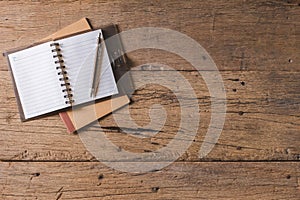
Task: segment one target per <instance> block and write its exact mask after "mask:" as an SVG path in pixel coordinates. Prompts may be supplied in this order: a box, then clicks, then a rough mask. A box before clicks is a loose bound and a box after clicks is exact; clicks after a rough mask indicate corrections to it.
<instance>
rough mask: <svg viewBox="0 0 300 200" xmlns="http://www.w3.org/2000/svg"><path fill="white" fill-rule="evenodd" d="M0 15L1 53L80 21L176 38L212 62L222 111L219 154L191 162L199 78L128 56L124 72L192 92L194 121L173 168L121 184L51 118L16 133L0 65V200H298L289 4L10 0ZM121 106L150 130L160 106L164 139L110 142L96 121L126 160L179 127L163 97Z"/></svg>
mask: <svg viewBox="0 0 300 200" xmlns="http://www.w3.org/2000/svg"><path fill="white" fill-rule="evenodd" d="M0 11H1V14H0V30H1V35H0V37H1V39H0V49H1V51H2V52H3V51H5V50H8V49H11V48H14V47H19V46H23V45H28V44H31V43H33V42H35V41H38V40H40V39H41V38H43V37H45V36H47V35H49V34H50V33H52V32H55V31H57V30H59V29H60V28H63V27H64V26H66V25H69V24H71V23H73V22H75V21H77V20H79V19H81V18H82V17H88V18H89V19H90V21H91V24H92V25H94V26H96V27H97V26H98V27H99V26H101V25H105V24H109V23H116V24H119V26H120V28H121V29H122V30H129V29H131V28H136V27H144V26H152V27H164V28H170V29H173V30H176V31H180V32H182V33H184V34H186V35H188V36H189V37H191V38H193V39H195V40H196V41H198V42H199V43H200V44H201V45H202V46H203V47H204V48H205V49H206V50H207V51H208V52H209V54H210V55H211V56H212V58H213V59H214V61H215V62H216V64H217V66H218V68H219V70H220V73H221V75H222V77H223V80H224V84H225V88H226V93H227V106H228V107H227V113H226V121H225V125H224V130H223V131H222V134H221V136H220V138H219V141H218V143H217V144H216V146H215V147H214V149H213V150H212V152H211V153H210V154H209V155H208V156H206V157H205V158H203V159H199V158H198V150H199V148H200V146H201V144H202V141H203V138H204V136H205V133H206V131H207V127H208V123H209V118H210V98H209V94H208V91H207V88H206V86H205V84H204V82H203V80H202V78H201V77H200V76H199V75H198V74H197V72H195V70H194V69H193V68H192V67H191V66H190V65H189V64H188V63H187V62H186V61H184V60H183V59H182V58H180V57H178V56H175V55H173V54H170V53H167V52H161V51H158V50H149V49H144V50H140V51H136V52H132V53H130V54H129V58H130V59H131V60H132V63H133V65H139V64H143V63H147V62H163V63H164V64H166V65H169V66H171V67H173V68H175V69H177V70H178V71H180V73H181V74H182V75H184V76H185V77H186V78H187V79H188V80H189V81H190V82H191V84H192V86H193V87H194V89H195V91H196V94H197V97H198V101H199V106H200V110H201V112H200V116H201V119H202V120H201V123H200V128H199V132H198V134H197V136H196V138H195V140H194V142H193V144H192V145H191V147H190V148H189V149H188V150H187V151H186V153H185V154H183V155H182V156H181V157H180V158H179V159H178V160H177V161H176V162H175V163H173V164H171V165H170V166H168V167H166V168H164V169H162V170H158V171H155V172H151V173H143V174H130V173H122V172H118V171H115V170H113V169H110V168H108V167H106V166H105V165H104V164H102V163H100V162H97V160H96V159H95V158H94V157H93V156H92V155H91V154H90V153H89V152H88V151H87V150H86V149H85V147H84V146H83V144H82V142H81V140H80V138H79V136H78V135H70V134H68V133H67V132H66V129H65V127H64V125H63V123H62V122H61V121H60V118H59V117H58V115H54V116H50V117H46V118H43V119H39V120H34V121H30V122H26V123H21V122H20V120H19V114H18V111H17V106H16V100H15V97H14V93H13V88H12V82H11V77H10V76H9V72H8V70H7V69H8V68H7V62H6V59H5V58H1V63H0V74H1V76H0V77H1V79H0V91H1V95H0V102H1V106H0V144H1V145H0V159H1V162H0V183H1V184H0V191H1V197H0V198H1V199H80V198H83V199H96V198H101V197H102V198H103V199H142V198H143V199H198V198H203V199H299V198H300V115H299V110H300V89H299V88H300V81H299V80H300V66H299V59H300V48H299V47H300V37H299V34H300V30H299V25H300V1H296V0H269V1H244V0H230V1H226V0H222V1H213V0H206V1H197V0H194V1H129V0H127V1H123V0H121V1H112V2H110V1H98V2H96V1H88V0H87V1H84V0H81V1H73V0H67V1H39V0H32V1H20V0H15V1H0ZM155 70H156V71H155ZM159 70H160V69H159ZM135 73H144V75H145V76H150V75H151V73H161V74H162V75H163V74H164V73H165V72H164V71H163V70H160V71H158V70H157V69H154V71H153V70H152V69H146V70H143V71H137V72H135ZM168 73H170V72H168ZM132 100H133V102H132V104H131V105H130V110H131V115H132V118H134V119H135V120H136V122H137V123H138V124H139V125H141V126H142V125H145V124H147V123H148V122H149V116H148V115H147V113H148V108H149V106H151V105H152V104H153V103H161V104H163V105H164V106H165V108H166V110H167V112H168V120H167V122H166V125H165V127H164V129H163V130H164V131H163V133H160V134H159V136H157V137H154V138H150V139H145V140H141V139H137V138H134V137H131V136H129V135H128V134H125V133H122V131H121V132H120V131H119V130H118V129H117V128H116V127H115V125H114V121H113V118H112V117H111V116H108V117H106V118H105V119H103V120H101V121H100V123H101V124H102V126H103V127H104V128H106V131H107V133H106V134H107V136H108V137H109V138H110V139H111V140H112V141H113V142H114V143H115V144H117V145H119V146H120V147H121V148H124V149H126V150H128V151H133V152H149V151H153V150H155V149H158V148H161V147H162V146H164V145H166V144H167V143H168V141H169V140H170V138H172V136H173V135H174V134H175V133H176V131H177V129H178V124H179V120H180V118H178V115H176V113H178V110H179V105H178V102H177V101H176V99H175V97H174V95H172V93H171V92H170V91H168V90H166V89H165V88H163V87H159V86H151V85H150V86H148V87H144V88H142V89H140V90H138V91H137V92H136V93H135V95H134V96H133V99H132ZM128 128H130V127H128Z"/></svg>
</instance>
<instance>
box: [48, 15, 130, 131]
mask: <svg viewBox="0 0 300 200" xmlns="http://www.w3.org/2000/svg"><path fill="white" fill-rule="evenodd" d="M89 30H92V27H91V26H90V24H89V22H88V20H87V19H86V18H83V19H81V20H79V21H77V22H75V23H73V24H71V25H69V26H67V27H65V28H63V29H61V30H59V31H57V32H56V33H54V34H52V35H50V36H48V37H46V38H44V39H43V40H49V39H55V38H61V37H64V36H68V35H72V34H74V33H78V32H84V31H89ZM116 33H118V30H117V27H116V26H114V25H111V26H107V27H106V28H103V34H104V36H105V37H109V36H111V35H114V34H116ZM115 42H119V43H120V41H115ZM111 46H114V47H119V48H120V49H122V47H121V44H113V45H111ZM108 51H109V54H112V53H113V52H114V51H116V50H115V49H110V47H108ZM118 52H119V51H118ZM112 59H114V58H112ZM118 64H120V63H118ZM113 67H114V69H113V71H114V74H115V78H116V80H118V79H119V78H120V76H122V75H123V73H124V72H125V71H126V70H127V69H125V66H123V67H124V68H123V69H120V67H119V66H118V67H117V68H118V69H116V66H113ZM128 81H129V82H128V85H130V87H132V85H131V82H130V81H131V80H128ZM121 90H122V92H121V94H120V95H118V96H113V97H112V98H111V99H105V100H102V101H100V102H96V103H95V104H91V105H85V106H81V107H77V108H74V109H72V110H68V111H65V112H61V113H59V115H60V117H61V119H62V121H63V122H64V124H65V125H66V127H67V130H68V132H69V133H73V132H75V131H77V130H78V129H80V128H83V127H84V126H86V125H88V124H90V123H92V122H94V121H96V120H98V119H99V118H101V117H104V116H105V115H107V114H109V113H111V112H113V111H115V110H117V109H119V108H121V107H123V106H125V105H127V104H129V102H130V100H129V98H128V96H127V95H126V94H124V93H125V92H129V91H128V88H127V89H126V88H125V90H126V91H125V92H124V88H123V89H121ZM119 91H120V88H119Z"/></svg>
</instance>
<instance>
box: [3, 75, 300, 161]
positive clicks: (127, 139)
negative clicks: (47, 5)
mask: <svg viewBox="0 0 300 200" xmlns="http://www.w3.org/2000/svg"><path fill="white" fill-rule="evenodd" d="M153 73H160V76H161V77H162V79H166V80H167V79H168V77H173V76H174V74H175V73H176V72H173V71H169V72H167V71H161V72H160V71H154V72H153V71H138V72H137V71H135V72H134V73H132V76H133V79H134V81H135V82H136V83H137V82H139V81H141V80H140V79H137V78H140V77H145V79H148V78H151V77H152V76H153ZM181 74H182V75H183V76H184V77H185V78H186V79H187V80H189V82H190V84H191V85H192V86H193V88H194V90H195V93H196V95H197V98H198V99H197V100H198V103H199V109H200V118H201V121H200V123H199V130H198V133H197V136H196V138H195V142H194V144H193V145H192V146H191V148H190V149H189V150H188V152H187V154H185V155H183V157H182V159H181V160H185V161H195V160H198V150H199V148H200V146H201V144H202V142H203V139H204V136H205V134H206V132H207V128H208V125H209V123H210V115H211V110H210V105H211V99H210V94H209V92H208V89H207V87H206V85H205V83H204V81H203V80H202V78H201V76H200V75H199V74H198V73H195V72H189V71H184V72H181ZM221 75H222V77H223V80H224V85H225V87H226V92H227V113H226V120H225V125H224V129H223V132H222V134H221V136H220V138H219V141H218V143H217V146H216V147H215V148H214V150H213V151H212V152H211V153H210V154H209V155H208V157H206V158H205V159H208V160H299V159H300V156H299V155H300V149H299V148H300V145H299V144H300V140H299V137H300V136H299V129H300V121H299V112H298V111H299V105H300V96H299V95H300V94H299V87H300V85H299V81H298V80H299V78H300V73H299V72H240V73H237V72H222V73H221ZM1 77H3V78H2V79H1V80H0V87H1V89H3V90H6V93H5V96H1V101H0V102H1V104H2V105H3V107H1V109H0V117H1V118H0V123H1V127H2V129H1V130H2V131H3V133H2V134H1V135H0V140H1V143H2V144H3V145H2V146H0V149H1V151H0V158H1V159H3V160H53V159H54V160H91V159H93V157H92V156H91V155H90V154H89V153H87V151H86V149H85V148H84V146H83V145H82V144H81V141H80V139H79V137H78V135H69V134H67V133H66V128H65V127H64V125H63V123H62V122H61V121H60V119H59V118H58V117H57V116H51V117H46V118H43V119H40V120H34V121H30V122H25V123H21V122H20V120H19V114H18V111H17V108H16V102H15V98H14V94H13V89H12V87H11V82H10V76H9V74H8V72H1ZM242 82H243V83H244V85H243V84H241V83H242ZM164 84H166V82H162V83H157V84H154V85H146V86H145V87H142V88H139V90H137V91H136V93H134V95H133V97H132V103H131V105H130V108H129V109H130V112H131V117H132V118H133V119H134V120H135V122H136V123H137V124H138V125H140V127H141V128H143V126H145V125H147V124H148V123H149V122H150V121H149V115H148V112H149V108H150V107H151V106H152V105H153V104H161V105H163V106H164V107H165V109H166V111H167V113H168V116H167V121H166V124H165V126H164V128H163V130H162V131H161V133H160V134H159V135H158V136H157V138H152V139H145V140H141V139H137V138H135V137H132V136H130V134H133V133H135V132H141V134H143V132H142V131H141V130H139V131H138V130H130V128H131V127H123V128H125V129H126V130H130V131H127V132H128V133H129V134H126V133H125V132H124V131H120V130H119V129H118V126H117V124H116V123H115V122H114V119H113V117H112V116H108V117H107V118H105V119H104V120H101V121H100V122H101V125H102V126H103V127H105V131H106V132H107V134H108V135H109V137H110V138H111V140H112V141H114V142H115V143H116V144H117V145H119V146H120V147H122V148H125V149H127V150H131V151H132V150H134V151H138V152H144V151H153V150H155V149H157V148H159V147H162V146H163V145H166V144H167V143H168V142H169V141H170V139H171V138H173V137H174V134H176V133H177V131H178V127H179V123H180V115H179V114H178V113H180V106H179V103H178V100H177V99H176V96H174V94H173V92H172V91H170V90H168V89H166V88H165V87H163V86H164ZM233 89H236V91H235V90H234V91H233ZM187 106H190V105H187ZM191 106H192V105H191ZM183 109H184V108H183ZM141 113H143V114H142V115H141ZM158 117H159V116H158ZM123 118H124V117H123ZM124 120H128V118H126V117H125V118H124ZM91 130H95V127H94V129H91ZM147 131H149V130H147ZM147 131H145V132H147ZM122 133H123V134H122ZM83 134H84V133H83ZM141 142H142V144H143V145H136V144H137V143H141ZM74 145H75V146H74Z"/></svg>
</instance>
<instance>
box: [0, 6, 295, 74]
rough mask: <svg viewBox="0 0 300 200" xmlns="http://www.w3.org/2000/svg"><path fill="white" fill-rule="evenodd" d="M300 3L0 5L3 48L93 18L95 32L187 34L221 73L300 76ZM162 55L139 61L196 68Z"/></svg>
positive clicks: (3, 67) (140, 55) (1, 65)
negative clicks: (105, 28)
mask: <svg viewBox="0 0 300 200" xmlns="http://www.w3.org/2000/svg"><path fill="white" fill-rule="evenodd" d="M298 4H299V2H293V1H284V0H282V1H267V2H261V1H251V2H244V1H241V0H240V1H234V0H231V1H221V2H215V1H205V2H199V1H197V0H194V1H189V2H186V1H175V2H174V1H162V2H157V1H156V2H149V1H114V2H110V1H102V2H94V1H47V2H44V1H28V2H26V6H24V1H1V2H0V12H1V18H0V30H1V38H2V39H1V41H0V49H1V51H2V52H3V51H5V50H8V49H11V48H14V47H19V46H23V45H29V44H31V43H33V42H35V41H38V40H40V39H41V38H43V37H45V36H47V35H49V33H52V32H54V31H56V30H58V29H60V28H62V27H64V26H66V25H68V24H71V23H73V22H74V21H76V20H78V19H80V18H82V17H89V18H90V19H91V23H92V25H94V26H95V27H97V26H100V25H105V24H109V23H117V24H119V25H120V28H121V29H122V30H129V29H132V28H139V27H145V26H147V27H149V26H150V27H164V28H170V29H173V30H175V31H179V32H182V33H184V34H186V35H188V36H189V37H191V38H193V39H195V40H196V41H197V42H199V43H200V44H201V45H202V46H203V47H204V48H205V49H206V50H207V51H208V52H209V53H210V55H211V56H212V57H213V59H214V60H215V62H216V64H217V66H218V67H219V69H220V70H246V71H247V70H249V71H252V70H259V71H264V70H266V71H269V70H272V71H273V70H287V71H291V70H294V71H299V69H300V68H299V45H300V44H299V41H300V40H299V35H300V34H299V28H297V27H298V26H299V20H297V19H299V16H300V9H299V5H298ZM8 8H9V9H8ZM16 13H26V15H16ZM147 54H148V55H147ZM145 55H147V57H146V58H145ZM151 55H152V56H151ZM158 55H160V54H158ZM158 55H157V54H151V53H149V52H148V51H146V54H145V53H144V52H143V51H140V52H139V53H137V57H134V61H135V60H136V59H141V60H142V61H149V60H150V58H152V60H153V59H154V60H155V59H159V58H161V59H159V60H160V61H164V60H165V61H168V62H171V63H176V65H175V68H176V69H183V70H189V69H193V68H191V67H190V66H182V62H181V61H180V59H176V58H175V60H174V57H172V56H168V57H166V56H164V57H162V56H158ZM0 59H1V60H0V70H7V66H6V62H5V59H4V58H0Z"/></svg>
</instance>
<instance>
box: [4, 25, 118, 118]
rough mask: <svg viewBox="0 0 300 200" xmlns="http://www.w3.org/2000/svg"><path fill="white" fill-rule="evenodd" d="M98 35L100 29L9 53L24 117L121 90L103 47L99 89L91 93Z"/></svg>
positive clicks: (84, 101)
mask: <svg viewBox="0 0 300 200" xmlns="http://www.w3.org/2000/svg"><path fill="white" fill-rule="evenodd" d="M99 34H100V35H101V37H102V32H101V30H100V29H99V30H95V31H90V32H86V33H82V34H79V35H75V36H72V37H68V38H64V39H60V40H55V41H49V42H45V43H42V44H39V45H36V46H33V47H30V48H26V49H24V50H20V51H17V52H13V53H8V60H9V63H10V67H11V72H12V75H13V79H14V82H15V86H16V91H17V96H18V99H19V101H20V105H19V107H20V112H21V120H23V121H24V120H27V119H30V118H33V117H37V116H40V115H43V114H46V113H50V112H53V111H57V110H60V109H63V108H68V107H70V106H76V105H79V104H82V103H86V102H89V101H93V100H96V99H100V98H103V97H107V96H111V95H114V94H117V93H118V89H117V86H116V83H115V79H114V75H113V72H112V69H111V64H110V60H109V57H108V54H107V50H106V48H105V47H104V48H103V49H102V53H101V55H102V56H101V57H102V59H101V62H100V65H101V74H100V83H99V86H98V90H99V91H98V92H97V95H96V97H91V96H90V88H91V84H92V82H91V81H92V78H93V72H94V57H95V56H96V47H97V41H98V36H99Z"/></svg>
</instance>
